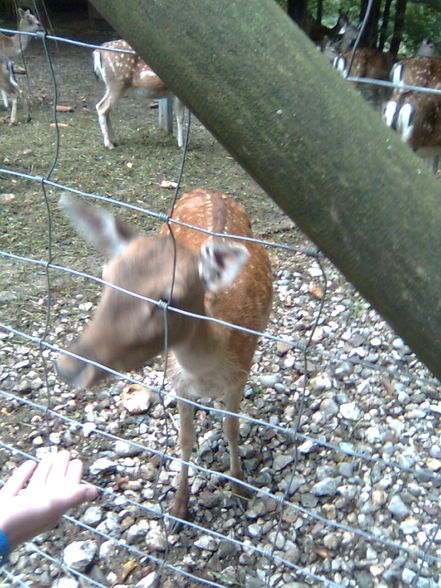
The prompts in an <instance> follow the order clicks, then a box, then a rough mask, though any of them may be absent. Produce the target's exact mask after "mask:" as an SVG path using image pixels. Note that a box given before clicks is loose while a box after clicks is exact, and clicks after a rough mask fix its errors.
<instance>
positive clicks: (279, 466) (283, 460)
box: [273, 455, 295, 472]
mask: <svg viewBox="0 0 441 588" xmlns="http://www.w3.org/2000/svg"><path fill="white" fill-rule="evenodd" d="M294 460H295V456H294V455H276V457H275V458H274V461H273V468H274V470H275V471H276V472H279V471H280V470H283V469H284V468H286V466H288V465H290V464H291V463H293V462H294Z"/></svg>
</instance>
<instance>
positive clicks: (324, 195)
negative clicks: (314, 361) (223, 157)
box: [92, 0, 441, 376]
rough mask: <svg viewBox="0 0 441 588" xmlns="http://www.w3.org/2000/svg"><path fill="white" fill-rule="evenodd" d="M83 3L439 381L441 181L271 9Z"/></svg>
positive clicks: (240, 4)
mask: <svg viewBox="0 0 441 588" xmlns="http://www.w3.org/2000/svg"><path fill="white" fill-rule="evenodd" d="M92 3H93V4H94V5H95V6H96V8H97V9H98V10H99V11H100V12H101V13H102V14H103V16H104V17H105V18H106V19H107V20H108V21H109V22H110V23H111V24H112V26H114V27H115V29H116V30H117V31H118V32H119V34H120V35H121V36H122V37H124V38H125V39H127V40H128V41H129V42H130V43H131V44H132V45H133V47H134V48H135V49H136V50H137V51H138V52H139V53H140V55H141V56H142V57H143V58H144V59H145V60H146V61H147V62H148V63H149V64H150V65H151V66H152V67H153V68H154V69H155V70H156V71H157V73H158V74H159V75H160V76H161V77H162V78H163V79H164V80H165V81H166V83H167V84H168V85H169V86H170V87H171V88H172V89H173V90H174V91H175V92H176V94H177V95H178V96H179V97H181V98H182V99H183V101H184V102H185V103H186V104H187V105H188V106H189V107H190V108H191V110H192V111H193V112H194V113H195V114H196V116H197V117H198V118H199V119H200V120H201V121H202V122H203V123H204V124H205V125H206V126H207V128H208V129H209V130H210V131H211V132H212V133H213V134H214V135H215V136H216V137H217V138H218V139H219V141H220V142H221V143H222V144H223V145H224V146H225V147H226V148H227V149H228V150H229V151H230V152H231V153H232V155H233V156H234V157H235V158H236V159H237V160H238V161H239V163H240V164H241V165H242V166H243V167H244V168H245V169H246V170H247V171H248V172H249V174H250V175H251V176H252V177H253V178H254V179H255V180H256V181H257V182H258V183H259V184H260V185H261V186H262V187H263V188H264V190H265V191H266V192H267V194H268V195H269V196H270V197H271V198H273V199H274V200H275V201H276V202H277V203H278V205H279V206H280V207H281V208H282V209H283V210H284V211H285V212H286V213H287V214H288V215H289V216H290V217H291V218H292V219H293V220H294V221H295V222H296V223H297V225H298V226H299V227H300V228H301V229H302V230H303V231H304V232H305V233H306V234H307V235H308V236H309V237H310V238H311V239H312V240H313V241H315V243H317V245H318V246H319V247H320V248H321V250H322V251H323V252H324V253H325V254H326V255H328V256H329V257H330V258H331V260H332V261H333V262H334V263H335V264H336V265H337V266H338V267H339V269H340V270H341V271H342V272H343V273H344V274H345V276H346V277H347V278H348V279H349V280H350V281H351V282H352V283H353V284H354V285H355V286H356V287H357V288H358V290H359V291H360V292H361V293H362V294H363V295H364V296H365V297H366V299H367V300H368V301H369V302H370V303H371V304H372V305H373V306H374V307H375V308H376V309H377V310H378V311H379V312H380V313H381V314H382V315H383V317H384V318H385V319H386V320H387V321H388V322H389V323H390V324H391V325H392V326H393V327H394V328H395V330H396V332H397V333H398V334H399V335H401V336H402V337H403V339H404V340H405V341H406V342H407V343H408V344H409V345H410V347H411V348H412V349H413V350H414V351H415V353H416V354H417V355H418V356H419V358H420V359H421V360H422V361H424V362H425V363H426V364H427V365H428V366H429V368H430V369H431V370H432V371H433V373H434V374H436V375H438V376H440V375H441V206H440V204H441V190H440V185H439V183H438V182H437V181H436V179H435V178H434V177H433V176H431V174H430V173H429V172H428V171H427V170H426V168H425V166H424V165H422V164H421V162H420V160H418V159H417V158H416V157H415V156H414V155H413V154H412V153H411V152H410V150H409V149H408V148H407V147H405V146H404V145H403V144H402V143H401V142H400V140H399V139H398V137H397V136H396V135H395V134H394V133H393V132H392V131H391V130H390V129H388V128H387V127H386V126H385V125H384V123H383V122H382V121H381V119H380V117H379V115H378V113H375V112H374V111H373V110H371V108H370V107H369V106H368V105H367V104H366V103H364V102H363V100H362V99H361V98H360V97H359V96H358V95H356V93H355V92H354V90H353V89H352V88H351V87H350V86H349V84H348V83H346V82H344V81H343V79H342V78H341V77H340V75H339V74H338V73H337V72H336V71H335V70H333V68H332V67H331V66H330V65H329V63H327V62H326V61H325V59H324V57H323V56H322V55H320V54H319V53H318V52H317V50H316V49H315V48H314V47H313V45H312V43H311V42H310V41H309V40H308V39H307V38H306V36H305V35H304V34H303V33H302V32H301V31H300V30H299V29H298V27H296V25H295V24H294V23H293V22H292V20H291V19H290V18H289V17H288V16H287V15H286V14H285V13H284V12H283V11H282V9H281V8H280V7H279V6H278V5H277V3H276V2H274V0H260V1H259V2H255V1H254V0H219V1H218V2H213V0H186V2H176V0H125V1H124V2H121V1H120V0H92ZM209 184H210V179H209V178H207V185H209Z"/></svg>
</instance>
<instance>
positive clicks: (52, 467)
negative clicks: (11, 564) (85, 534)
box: [0, 450, 97, 563]
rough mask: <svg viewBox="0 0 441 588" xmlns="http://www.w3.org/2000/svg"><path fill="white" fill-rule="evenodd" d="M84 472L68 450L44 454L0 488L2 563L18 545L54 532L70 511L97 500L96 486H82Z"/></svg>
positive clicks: (25, 463) (0, 556)
mask: <svg viewBox="0 0 441 588" xmlns="http://www.w3.org/2000/svg"><path fill="white" fill-rule="evenodd" d="M82 473H83V464H82V462H81V461H80V460H79V459H74V460H71V457H70V453H69V452H68V451H65V450H63V451H60V452H58V453H51V454H48V455H45V456H44V457H43V459H42V460H41V461H40V463H39V464H37V463H36V462H35V461H31V460H28V461H26V462H24V463H23V464H21V466H20V467H18V468H17V469H16V470H15V471H14V473H13V474H12V476H11V477H10V478H9V480H8V481H7V482H6V483H5V485H4V486H3V487H2V488H1V489H0V560H1V559H3V562H2V563H4V561H5V560H7V557H8V555H9V551H12V550H13V549H14V548H15V547H17V545H19V544H20V543H22V542H23V541H27V540H28V539H31V538H33V537H35V536H36V535H39V534H40V533H42V532H44V531H48V530H49V529H52V528H53V527H54V526H55V525H56V524H57V522H58V520H59V519H60V517H61V515H63V514H64V513H65V512H66V511H67V510H68V509H69V508H72V507H74V506H77V505H79V504H81V503H82V502H86V501H88V500H93V499H94V498H95V497H96V495H97V489H96V488H95V487H94V486H92V485H91V484H81V476H82ZM27 482H29V483H28V485H27V486H26V488H24V486H25V484H26V483H27ZM2 556H3V557H2Z"/></svg>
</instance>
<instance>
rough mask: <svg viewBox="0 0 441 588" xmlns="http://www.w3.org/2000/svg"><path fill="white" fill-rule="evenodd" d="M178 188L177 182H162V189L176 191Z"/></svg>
mask: <svg viewBox="0 0 441 588" xmlns="http://www.w3.org/2000/svg"><path fill="white" fill-rule="evenodd" d="M177 187H178V184H177V183H176V182H171V181H170V180H162V182H161V188H168V189H169V190H174V189H175V188H177Z"/></svg>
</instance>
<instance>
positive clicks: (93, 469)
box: [89, 457, 117, 476]
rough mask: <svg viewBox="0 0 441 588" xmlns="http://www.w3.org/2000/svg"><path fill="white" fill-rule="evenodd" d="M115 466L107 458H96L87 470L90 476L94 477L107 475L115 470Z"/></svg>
mask: <svg viewBox="0 0 441 588" xmlns="http://www.w3.org/2000/svg"><path fill="white" fill-rule="evenodd" d="M116 466H117V464H116V463H115V462H114V461H112V460H111V459H109V458H107V457H100V458H98V459H97V460H96V461H95V462H94V463H93V464H92V465H91V466H90V468H89V471H90V474H91V475H92V476H96V475H98V474H103V473H108V472H111V471H114V470H116Z"/></svg>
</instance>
